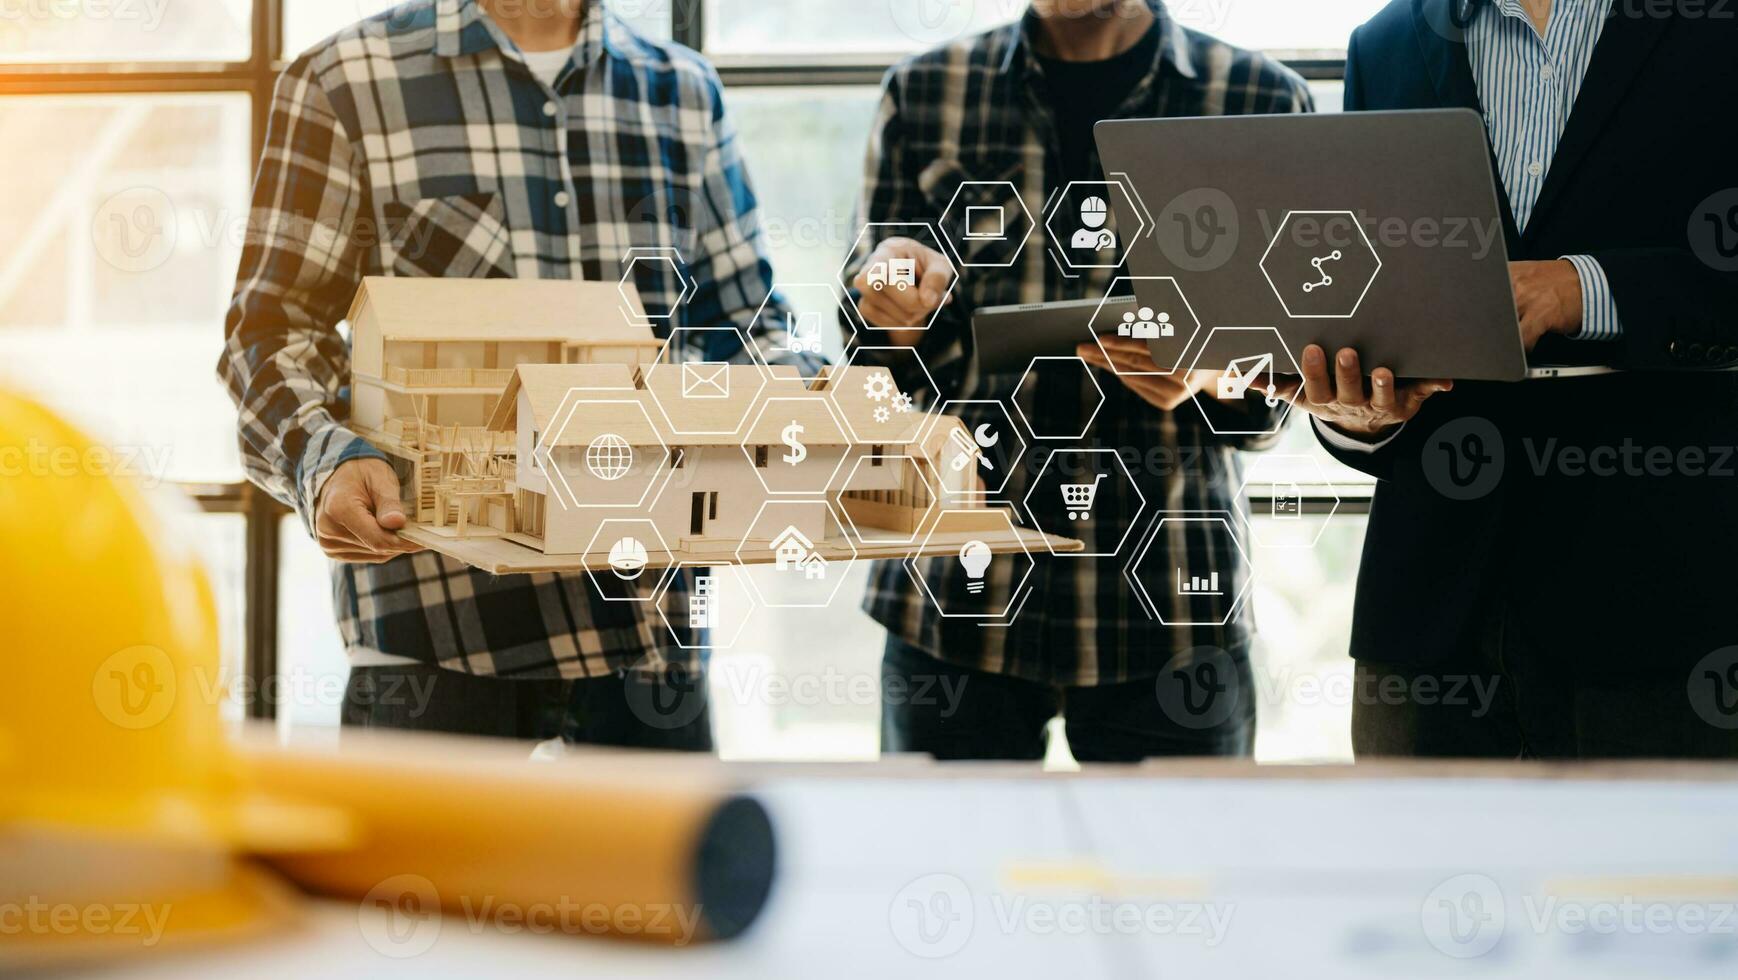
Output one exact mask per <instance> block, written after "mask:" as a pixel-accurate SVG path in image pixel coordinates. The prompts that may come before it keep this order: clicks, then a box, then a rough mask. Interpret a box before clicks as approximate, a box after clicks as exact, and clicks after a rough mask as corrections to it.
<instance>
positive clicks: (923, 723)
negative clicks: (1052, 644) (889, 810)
mask: <svg viewBox="0 0 1738 980" xmlns="http://www.w3.org/2000/svg"><path fill="white" fill-rule="evenodd" d="M1253 693H1254V688H1253V686H1252V685H1251V682H1250V673H1249V658H1248V651H1247V650H1242V651H1238V652H1236V653H1235V654H1225V655H1222V656H1221V657H1218V658H1214V659H1213V660H1210V661H1203V662H1200V663H1194V664H1188V665H1178V669H1176V670H1167V671H1165V672H1163V673H1161V674H1160V676H1159V677H1157V678H1148V679H1145V680H1138V681H1129V682H1127V683H1122V684H1106V685H1102V686H1098V687H1054V686H1051V685H1048V684H1040V683H1037V682H1034V681H1029V680H1023V679H1021V678H1017V677H1009V676H1007V675H1004V674H991V673H986V672H984V671H980V670H972V669H970V668H967V667H959V666H956V665H954V664H950V663H947V662H946V661H943V660H939V659H937V658H935V657H932V656H930V655H929V654H927V653H925V652H923V651H922V650H919V649H918V648H916V647H914V646H912V645H911V644H909V643H906V642H905V641H903V640H899V639H895V638H893V637H889V638H888V640H887V649H886V652H885V653H884V654H883V656H882V660H881V751H883V752H927V753H929V754H930V755H932V756H934V757H936V758H937V759H947V760H967V759H979V760H1022V761H1035V760H1039V759H1042V758H1044V753H1045V750H1046V748H1047V739H1048V737H1049V736H1048V728H1047V726H1048V723H1049V721H1050V719H1052V718H1054V717H1056V714H1057V712H1058V711H1060V712H1062V715H1063V718H1064V727H1065V730H1066V731H1067V734H1068V746H1069V748H1070V749H1071V750H1072V751H1073V753H1074V758H1075V759H1076V760H1078V761H1080V762H1139V761H1141V760H1142V759H1147V758H1151V757H1155V756H1247V755H1250V754H1251V753H1252V752H1253V751H1254V746H1255V700H1254V697H1253Z"/></svg>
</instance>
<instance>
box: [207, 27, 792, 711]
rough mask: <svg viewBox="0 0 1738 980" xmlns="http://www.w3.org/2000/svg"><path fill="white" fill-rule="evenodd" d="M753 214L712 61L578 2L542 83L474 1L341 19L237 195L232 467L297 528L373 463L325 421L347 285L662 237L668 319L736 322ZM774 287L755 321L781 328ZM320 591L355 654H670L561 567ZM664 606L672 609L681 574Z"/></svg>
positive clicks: (407, 578) (744, 322)
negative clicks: (561, 53)
mask: <svg viewBox="0 0 1738 980" xmlns="http://www.w3.org/2000/svg"><path fill="white" fill-rule="evenodd" d="M755 208H756V203H755V197H754V193H753V191H752V189H751V188H750V186H749V183H748V178H747V175H746V174H745V172H744V170H743V167H742V163H741V160H740V159H739V157H738V153H737V145H736V142H735V131H734V128H733V126H732V123H731V119H730V117H729V116H728V115H727V114H726V112H725V110H724V104H723V101H722V99H721V94H720V85H719V81H718V77H717V75H716V73H714V72H713V70H712V69H711V67H710V66H708V65H707V64H706V63H705V62H704V61H702V60H701V59H700V58H699V57H697V56H696V55H694V54H693V53H692V52H690V51H687V50H686V49H682V48H678V47H675V46H672V45H664V44H658V43H654V42H652V41H649V40H647V39H646V38H644V37H642V36H640V35H638V34H636V33H635V32H634V31H633V29H632V28H630V27H629V26H628V25H627V24H626V23H624V22H623V21H622V20H621V19H620V18H618V17H616V16H614V15H613V14H610V13H608V11H607V9H606V8H605V6H604V4H603V3H602V2H601V0H591V2H589V3H588V4H587V5H586V15H585V21H584V23H583V25H582V27H581V30H580V36H579V39H578V42H577V43H576V45H575V46H574V49H573V56H572V60H571V63H570V64H569V65H568V67H567V68H566V69H564V70H563V71H562V73H561V74H560V76H559V77H558V78H557V80H556V82H555V85H554V87H553V89H551V88H550V87H549V86H546V85H545V84H544V83H543V82H542V81H540V80H539V79H538V78H537V77H536V76H535V75H534V74H533V73H532V72H531V71H530V69H528V68H527V67H526V66H525V63H524V61H523V60H522V59H521V57H520V55H519V53H518V50H517V48H515V47H514V45H513V44H512V42H511V41H510V40H508V39H507V38H506V36H505V35H504V34H502V33H501V31H500V29H499V28H498V27H496V25H495V24H494V23H493V22H492V21H490V20H489V19H488V18H487V17H486V16H485V15H484V14H483V13H482V11H481V10H480V9H479V8H478V6H477V4H476V3H475V0H423V2H420V3H409V4H405V5H402V6H399V7H397V8H395V9H394V10H392V11H390V12H388V13H386V14H383V15H381V16H379V17H375V18H373V19H371V20H367V21H363V22H362V23H360V24H357V25H354V26H352V27H349V28H347V29H345V30H343V31H341V32H339V33H338V34H337V35H336V36H334V37H332V38H330V39H328V40H326V41H324V42H322V43H321V44H319V45H316V46H315V47H314V48H313V49H312V50H310V51H309V52H307V53H306V54H304V55H302V56H301V57H300V58H297V59H296V61H295V62H294V63H293V64H291V65H290V66H289V68H288V69H286V70H285V72H284V75H283V78H282V79H281V80H280V81H279V83H278V87H277V93H276V96H275V97H274V100H273V104H272V108H271V118H270V128H269V131H268V135H267V140H266V148H265V153H264V156H263V158H262V159H261V161H260V169H259V175H258V180H257V183H256V186H255V188H254V196H253V213H252V223H251V230H252V234H251V235H250V239H249V241H248V242H247V244H246V247H245V249H244V251H243V253H242V259H241V269H240V273H239V275H238V279H237V284H236V290H235V297H234V302H233V305H232V307H231V309H230V312H229V317H228V324H227V344H226V349H225V353H224V357H223V359H222V361H221V363H220V365H219V372H220V374H221V375H222V377H223V379H224V381H225V382H226V383H227V385H228V387H229V391H230V393H231V395H232V396H233V397H234V399H235V401H236V404H237V405H238V406H239V408H240V430H241V449H242V458H243V461H244V463H245V464H246V467H247V471H248V475H249V477H250V478H251V479H253V480H254V481H255V482H256V483H258V484H259V485H260V486H262V487H264V488H265V489H267V490H268V491H270V492H271V494H272V495H273V496H275V497H277V498H278V499H279V500H282V501H284V502H285V503H286V504H289V505H291V506H293V507H295V508H296V510H297V512H298V513H299V514H300V515H301V517H302V519H303V520H304V521H305V522H307V523H308V524H309V527H310V529H311V527H312V521H313V516H314V514H313V507H314V503H315V501H316V499H317V498H318V495H319V491H320V488H321V486H322V485H323V483H324V481H325V480H326V478H327V477H328V476H330V475H331V473H332V471H333V470H334V469H336V468H337V467H338V465H339V464H341V463H343V462H345V461H347V460H350V459H355V458H358V457H364V456H380V454H379V453H378V452H377V451H376V450H374V449H373V448H372V447H370V446H369V445H368V444H367V443H366V442H364V441H363V440H361V439H360V438H358V437H357V436H356V435H355V433H353V432H351V431H350V430H349V429H348V428H346V425H345V423H346V420H347V419H348V416H349V405H350V390H349V385H350V359H349V350H348V347H347V344H346V342H345V340H344V338H343V337H342V336H341V335H340V333H339V332H338V329H337V327H338V323H339V322H340V321H341V320H343V318H344V316H345V313H346V311H347V310H348V308H349V304H350V301H351V298H352V296H353V295H354V294H355V292H356V287H357V284H358V282H359V281H360V280H361V278H362V277H363V276H366V275H376V276H378V275H391V276H442V277H524V278H544V279H590V280H605V281H615V280H619V279H620V278H621V277H622V269H623V262H624V259H625V257H626V256H627V255H628V252H629V249H630V248H635V247H639V248H652V247H658V248H674V249H676V250H677V251H678V252H679V253H680V254H681V255H682V256H683V258H684V259H685V261H686V268H685V269H684V270H683V272H684V273H685V274H686V276H687V277H688V278H689V279H691V280H692V281H693V282H694V283H696V284H697V287H698V288H697V290H696V291H695V292H694V293H693V294H692V295H691V297H690V298H689V299H688V301H687V302H686V304H684V305H682V306H681V308H680V309H679V310H677V311H676V314H675V316H674V323H675V324H676V325H678V326H685V325H693V326H717V325H723V324H732V325H734V326H736V327H737V328H738V329H739V330H740V331H743V334H744V335H746V334H747V333H748V332H749V331H750V330H751V327H752V325H753V322H754V320H755V314H756V311H757V310H759V309H760V308H761V306H762V304H763V303H764V302H766V301H767V298H768V296H769V294H770V293H771V290H772V270H771V266H770V264H769V263H768V262H767V259H766V252H765V248H764V247H763V243H762V241H761V239H760V235H759V232H758V226H757V222H756V216H755ZM407 243H416V246H417V247H415V248H408V247H405V246H406V244H407ZM632 268H633V273H634V277H635V283H636V285H637V286H638V288H639V293H640V297H641V299H642V301H643V302H644V304H645V307H646V311H647V313H648V314H650V315H652V316H654V317H661V316H666V315H668V314H669V313H670V311H671V310H672V308H673V307H675V306H676V305H677V304H678V303H679V302H680V297H681V295H682V285H681V283H680V282H679V281H678V279H677V278H676V276H675V275H674V274H673V272H672V271H671V269H670V267H669V266H668V265H667V264H665V263H663V262H636V263H633V266H632ZM773 303H774V305H773V306H772V307H771V312H772V314H773V315H770V316H765V317H762V318H761V320H762V321H763V322H767V323H782V322H783V315H784V314H783V309H784V308H783V306H782V300H780V299H778V298H777V297H774V299H773ZM659 322H660V324H663V323H665V322H667V321H663V320H660V321H659ZM667 329H668V327H667V326H661V327H660V330H667ZM684 336H685V337H691V338H695V340H696V343H702V342H703V343H704V345H705V346H707V347H708V348H712V349H708V350H705V351H694V352H692V356H693V357H694V359H701V360H725V359H731V358H735V359H742V358H744V357H746V356H747V355H746V352H745V351H744V350H743V349H742V348H743V344H742V343H741V341H740V336H738V337H733V335H732V334H731V333H730V332H728V331H725V332H722V333H720V332H717V331H694V332H691V333H688V334H685V335H684ZM719 338H724V339H726V340H731V341H733V342H732V343H730V344H723V345H720V344H719ZM754 339H755V342H756V344H757V345H758V346H761V347H762V348H764V350H765V351H766V352H771V351H772V350H773V349H774V348H775V347H776V346H777V345H778V344H779V343H780V342H781V337H780V335H777V334H776V333H774V332H771V331H756V332H755V333H754ZM730 347H733V348H734V349H724V348H730ZM775 359H776V358H775ZM333 600H334V604H335V606H336V610H337V614H338V621H339V628H340V632H341V634H342V636H343V639H344V643H345V645H346V647H347V648H348V649H349V651H350V652H351V654H352V657H353V658H359V657H360V658H367V657H370V656H373V655H378V654H385V655H387V656H390V657H405V658H410V659H413V660H417V661H422V662H425V663H434V664H438V665H440V666H443V667H448V668H452V669H456V670H462V671H467V672H471V673H477V674H488V675H497V676H511V677H527V678H530V677H588V676H599V675H602V674H606V673H609V672H612V671H615V670H619V669H621V668H623V667H626V666H630V665H634V664H635V663H636V662H639V663H641V664H642V665H643V666H655V665H659V664H661V663H662V662H663V660H664V659H665V657H666V654H667V655H668V656H667V659H669V660H672V661H675V660H680V661H683V662H687V661H688V660H690V659H691V658H690V655H689V654H687V653H685V652H683V651H681V650H679V649H678V648H677V645H676V644H675V642H674V641H673V638H672V637H671V635H670V633H669V631H668V630H667V629H666V628H665V627H664V626H663V624H662V622H661V621H660V620H659V617H658V616H657V614H656V612H655V610H651V609H648V608H646V607H645V606H644V605H643V604H641V603H632V602H606V601H604V600H603V599H602V598H601V597H600V596H599V595H598V593H597V591H596V590H595V589H594V588H593V587H592V586H591V585H590V583H589V581H588V579H587V578H586V577H585V576H584V575H547V574H546V575H515V576H503V577H496V576H492V575H489V574H487V573H484V572H480V571H475V570H472V569H470V568H468V567H466V566H464V565H462V564H460V563H458V562H455V561H452V560H450V559H446V558H442V557H440V556H438V555H435V554H432V553H423V554H418V555H413V556H407V557H402V558H398V559H394V560H393V561H390V562H387V563H385V564H383V565H372V566H365V565H344V564H335V565H334V567H333ZM666 601H667V602H669V603H671V607H670V608H672V609H682V608H685V601H686V588H685V583H682V582H680V581H679V582H678V583H677V584H676V585H674V586H672V587H671V589H670V595H669V596H668V598H667V600H666ZM671 620H672V621H673V622H679V623H680V622H686V617H685V615H677V616H672V617H671Z"/></svg>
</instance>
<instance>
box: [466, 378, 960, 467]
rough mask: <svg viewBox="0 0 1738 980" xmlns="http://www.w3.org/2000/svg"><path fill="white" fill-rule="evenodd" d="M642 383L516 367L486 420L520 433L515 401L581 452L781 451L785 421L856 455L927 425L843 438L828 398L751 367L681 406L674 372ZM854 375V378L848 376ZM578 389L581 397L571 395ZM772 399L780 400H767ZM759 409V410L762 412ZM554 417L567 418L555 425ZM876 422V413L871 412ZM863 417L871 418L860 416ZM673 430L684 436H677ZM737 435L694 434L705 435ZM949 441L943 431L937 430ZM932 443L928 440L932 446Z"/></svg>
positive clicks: (815, 440)
mask: <svg viewBox="0 0 1738 980" xmlns="http://www.w3.org/2000/svg"><path fill="white" fill-rule="evenodd" d="M655 367H656V370H653V371H650V372H648V373H647V374H646V375H645V376H644V377H642V378H641V379H640V380H641V383H642V385H644V384H647V383H649V384H651V385H653V386H655V387H656V389H657V391H656V394H655V396H654V392H653V390H652V389H651V388H647V387H635V386H634V380H635V375H634V373H633V370H632V369H631V368H629V367H628V366H627V365H623V364H521V365H519V366H518V367H516V368H514V371H513V377H512V379H511V380H510V381H509V382H508V384H507V389H506V391H505V392H504V393H503V394H502V397H501V400H500V402H499V403H497V405H496V407H495V412H494V414H493V415H491V416H490V418H489V423H488V427H489V428H490V429H493V430H496V431H503V432H506V431H512V430H514V429H516V428H517V427H518V426H519V424H520V421H519V411H520V402H521V396H523V400H524V402H525V403H526V405H527V406H528V409H529V411H530V413H531V416H532V417H531V427H532V428H533V429H534V430H536V431H538V432H540V433H544V436H543V437H544V438H545V439H548V438H550V435H549V433H550V431H551V429H552V428H554V427H555V425H556V423H558V422H559V423H560V431H559V432H558V433H555V434H554V441H553V442H551V443H550V445H554V446H584V445H589V444H590V443H591V442H592V440H594V439H596V438H597V437H599V436H602V435H606V434H613V435H616V436H620V437H621V438H622V439H624V440H625V441H627V443H628V444H629V445H631V446H658V445H664V446H672V447H674V446H686V447H693V448H700V447H706V446H743V445H748V446H754V445H766V446H778V445H782V444H783V443H784V430H785V428H786V427H787V426H789V425H790V423H791V422H793V421H794V422H797V423H798V424H800V425H801V426H802V427H803V436H802V439H803V442H804V444H806V445H809V446H854V445H870V444H878V443H879V442H880V439H881V437H882V434H881V432H880V431H876V430H877V429H882V430H885V432H886V433H887V434H886V436H885V438H886V440H887V441H888V442H889V443H893V442H898V443H907V442H912V441H915V437H916V428H917V427H918V426H921V425H923V424H924V420H923V418H922V417H921V416H920V415H918V414H917V413H916V412H911V413H905V414H901V415H898V416H897V417H896V418H897V421H896V422H893V423H891V424H888V425H886V426H874V423H873V421H872V420H870V422H869V425H870V426H872V428H867V429H865V428H863V427H862V426H859V432H858V434H859V435H862V436H863V437H864V438H862V439H857V438H853V437H852V436H851V434H850V432H849V430H848V429H842V428H841V426H840V425H839V421H838V419H837V416H836V415H835V413H834V412H833V411H832V410H831V409H830V408H829V406H828V405H827V403H826V400H825V399H826V396H825V395H822V394H820V393H818V392H811V391H810V390H809V389H808V388H807V387H806V386H804V385H801V384H798V385H797V386H795V387H785V386H783V385H781V384H779V383H776V382H775V383H773V384H769V385H768V386H767V387H766V388H765V390H764V391H761V390H760V386H759V380H760V379H763V378H764V374H760V373H758V372H760V370H761V369H759V368H756V367H754V366H753V365H729V366H728V368H727V374H729V375H730V376H731V377H730V381H729V387H730V393H729V397H726V398H698V399H695V398H684V397H683V395H682V384H683V378H682V374H681V371H680V368H681V367H682V365H680V364H658V365H656V366H655ZM853 373H855V372H853ZM576 389H577V390H578V391H577V392H576ZM570 393H574V395H573V398H574V399H575V400H577V402H578V404H577V406H576V407H575V408H574V409H573V411H572V412H566V411H565V410H564V409H563V408H562V405H563V404H564V403H565V402H568V400H569V394H570ZM771 398H777V399H781V400H778V401H768V399H771ZM763 407H764V409H765V410H764V411H762V408H763ZM558 413H560V414H561V415H562V416H563V418H560V419H558V418H557V414H558ZM869 414H870V415H872V413H869ZM865 417H866V418H868V416H865ZM677 425H680V427H681V428H682V429H684V430H687V431H683V432H678V431H676V428H677ZM733 427H734V431H707V432H702V431H699V430H701V429H704V428H710V429H715V430H725V429H732V428H733ZM935 431H936V432H937V433H940V434H942V435H943V436H945V430H944V429H942V428H941V427H939V426H938V427H936V430H935ZM934 439H935V436H934V435H932V436H931V438H930V441H931V442H933V441H934Z"/></svg>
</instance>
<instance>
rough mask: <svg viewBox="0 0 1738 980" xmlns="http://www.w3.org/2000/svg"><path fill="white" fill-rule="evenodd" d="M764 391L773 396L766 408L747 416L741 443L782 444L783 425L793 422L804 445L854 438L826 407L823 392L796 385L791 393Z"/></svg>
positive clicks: (837, 443) (841, 442) (851, 441)
mask: <svg viewBox="0 0 1738 980" xmlns="http://www.w3.org/2000/svg"><path fill="white" fill-rule="evenodd" d="M767 394H768V397H769V398H773V399H776V400H772V401H766V402H765V404H766V410H765V411H759V410H756V412H755V417H754V418H751V419H749V420H748V430H747V431H746V432H745V433H744V434H743V438H742V441H743V444H744V445H749V446H754V445H761V446H777V445H781V444H783V443H784V430H785V427H786V426H788V425H790V424H791V423H792V422H795V423H797V424H798V425H800V426H802V427H803V443H804V444H805V445H809V446H849V445H853V444H854V443H855V442H856V440H855V439H852V438H851V437H850V436H849V435H848V434H846V433H845V431H844V429H843V427H841V426H840V425H839V422H838V419H837V417H836V416H835V415H834V413H833V412H832V411H831V410H830V409H829V408H828V407H827V402H826V396H825V395H818V394H813V393H811V392H810V391H809V390H808V389H807V388H799V389H797V390H796V392H795V393H794V394H792V393H786V392H780V393H778V394H777V395H774V394H773V393H772V389H771V388H768V389H767Z"/></svg>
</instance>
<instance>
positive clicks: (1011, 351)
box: [972, 296, 1135, 375]
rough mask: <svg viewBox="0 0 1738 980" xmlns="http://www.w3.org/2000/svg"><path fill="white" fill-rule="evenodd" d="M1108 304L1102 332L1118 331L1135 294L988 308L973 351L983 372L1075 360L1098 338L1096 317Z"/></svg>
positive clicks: (976, 320) (978, 322)
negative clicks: (1035, 360) (1052, 360)
mask: <svg viewBox="0 0 1738 980" xmlns="http://www.w3.org/2000/svg"><path fill="white" fill-rule="evenodd" d="M1100 302H1103V304H1104V315H1102V316H1101V317H1100V318H1099V326H1100V332H1102V333H1115V332H1116V325H1117V324H1119V323H1121V322H1122V315H1123V313H1124V312H1125V311H1127V310H1130V309H1133V308H1134V305H1135V298H1134V297H1133V296H1112V297H1110V298H1109V299H1105V300H1102V301H1101V300H1097V299H1076V300H1065V301H1063V302H1060V303H1024V304H1020V305H1017V306H986V307H984V308H983V309H980V310H978V311H977V312H976V313H973V314H972V349H973V351H974V352H975V353H976V357H977V367H978V374H980V375H984V374H1025V373H1026V369H1027V368H1028V367H1031V366H1032V359H1033V358H1035V357H1074V356H1076V350H1075V349H1076V348H1077V347H1079V346H1080V345H1081V344H1083V343H1086V342H1087V341H1090V340H1091V339H1092V331H1091V329H1089V326H1090V324H1091V323H1092V317H1093V314H1094V313H1095V312H1097V311H1098V307H1099V303H1100Z"/></svg>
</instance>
